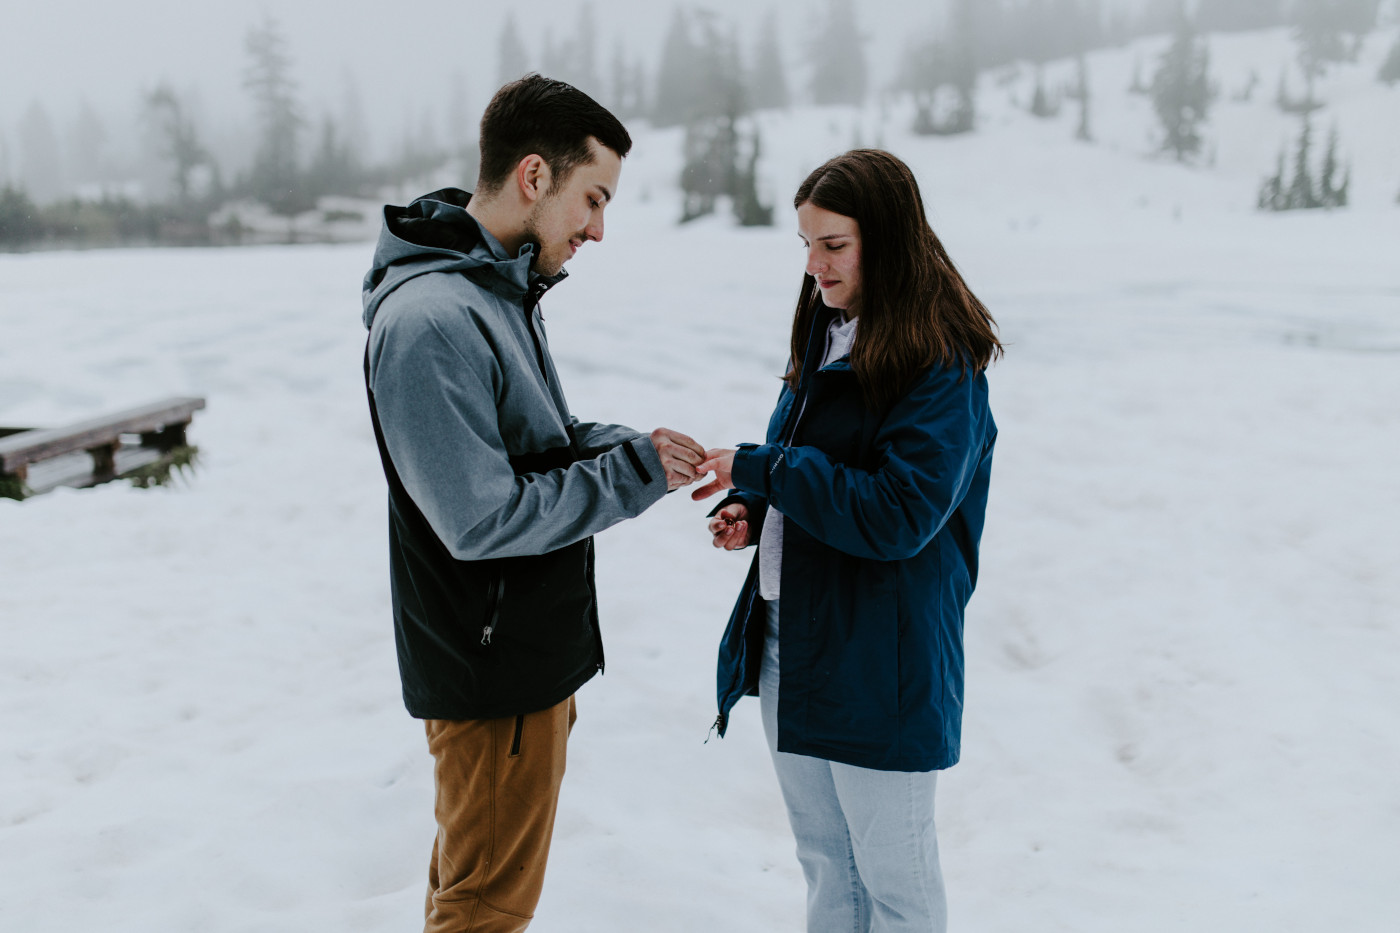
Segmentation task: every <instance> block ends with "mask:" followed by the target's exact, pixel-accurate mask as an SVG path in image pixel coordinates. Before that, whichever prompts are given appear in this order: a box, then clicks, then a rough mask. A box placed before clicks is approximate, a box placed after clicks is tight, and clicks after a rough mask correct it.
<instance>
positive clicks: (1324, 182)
mask: <svg viewBox="0 0 1400 933" xmlns="http://www.w3.org/2000/svg"><path fill="white" fill-rule="evenodd" d="M1338 167H1339V166H1338V164H1337V126H1336V124H1333V125H1332V131H1331V132H1330V133H1329V134H1328V136H1327V152H1326V153H1325V154H1324V155H1323V157H1322V177H1321V178H1320V179H1319V182H1318V185H1319V192H1318V198H1317V200H1318V202H1319V204H1320V205H1321V206H1322V207H1328V208H1331V207H1346V205H1347V188H1348V187H1350V183H1351V170H1350V169H1348V170H1347V173H1346V175H1345V177H1343V179H1342V180H1341V181H1340V182H1338V181H1337V169H1338Z"/></svg>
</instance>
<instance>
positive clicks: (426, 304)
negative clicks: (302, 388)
mask: <svg viewBox="0 0 1400 933" xmlns="http://www.w3.org/2000/svg"><path fill="white" fill-rule="evenodd" d="M470 197H471V196H470V195H469V194H467V193H466V192H463V191H459V190H456V189H444V190H442V191H436V192H433V193H432V194H430V195H426V196H424V197H422V198H419V199H418V200H416V201H414V202H413V203H412V204H410V205H409V206H408V207H406V208H404V207H394V206H389V207H386V208H385V209H384V229H383V230H382V232H381V233H380V237H379V243H378V246H377V247H376V249H375V255H374V264H373V267H372V268H371V269H370V271H369V273H368V274H367V275H366V276H365V282H364V295H363V297H364V323H365V326H366V327H367V328H368V329H369V342H368V345H367V347H366V352H365V381H366V387H367V389H368V390H369V401H370V412H371V416H372V418H373V421H374V426H375V435H376V438H377V440H378V442H379V451H380V458H381V460H382V461H383V465H384V472H385V476H386V478H387V479H388V482H389V554H390V583H391V587H392V596H393V607H394V626H395V637H396V641H397V647H398V657H399V672H400V676H401V678H402V681H403V695H404V703H405V705H406V706H407V707H408V711H409V712H410V713H411V714H412V715H414V716H416V717H419V718H423V719H484V718H493V717H498V716H514V715H520V714H523V713H528V712H533V711H535V710H539V709H544V708H547V707H549V706H552V705H554V704H555V703H558V702H560V701H562V700H564V699H566V698H567V697H569V696H570V695H571V694H572V693H573V692H574V691H575V690H577V689H578V688H579V687H580V686H582V685H583V684H584V683H585V682H586V681H588V680H589V679H590V678H591V677H592V676H593V675H594V674H595V673H597V672H598V671H600V670H602V668H603V647H602V640H601V637H600V635H599V631H598V618H597V603H596V599H595V594H594V586H593V540H592V535H593V534H594V533H595V532H598V531H601V530H603V529H604V528H607V527H609V526H611V525H614V524H616V523H617V522H619V521H621V520H623V519H625V518H632V517H634V516H636V515H639V514H641V512H643V511H644V510H645V509H646V508H647V507H648V506H650V505H651V504H652V503H654V502H656V501H658V500H659V499H660V498H661V497H662V496H663V495H664V494H665V492H666V476H665V472H664V470H663V469H662V466H661V460H660V458H659V457H658V456H657V453H656V450H655V448H654V447H653V446H652V444H651V441H650V440H649V439H648V438H647V436H646V435H644V434H641V433H639V432H637V431H634V430H632V429H631V428H625V427H621V426H618V425H604V424H585V423H580V422H579V421H578V420H577V419H575V418H573V417H572V416H571V415H570V414H569V408H568V405H567V404H566V403H565V400H564V395H563V392H562V390H561V388H560V385H559V374H558V373H557V372H556V371H555V368H554V362H553V360H552V359H551V357H550V353H549V345H548V343H547V341H546V339H545V333H544V327H543V323H542V320H541V317H540V312H539V308H538V303H539V299H540V296H541V295H542V294H543V293H544V292H545V291H546V290H548V289H549V288H550V287H551V286H553V285H554V284H556V283H557V282H558V281H559V280H560V279H562V278H564V273H562V272H561V273H560V274H559V275H557V276H554V277H552V278H541V277H538V276H534V275H532V274H531V272H530V262H531V259H532V257H533V247H531V246H529V245H527V246H525V247H523V248H521V250H520V253H519V255H518V256H515V257H510V256H508V255H507V254H506V252H505V249H504V247H502V246H501V244H500V243H499V242H498V241H497V240H496V239H495V238H494V237H492V236H491V234H490V233H489V232H487V231H485V230H484V229H483V228H482V227H481V226H480V225H479V224H478V223H477V222H476V220H475V219H474V218H472V217H471V215H469V214H468V213H467V212H466V210H465V208H466V204H467V201H468V199H469V198H470Z"/></svg>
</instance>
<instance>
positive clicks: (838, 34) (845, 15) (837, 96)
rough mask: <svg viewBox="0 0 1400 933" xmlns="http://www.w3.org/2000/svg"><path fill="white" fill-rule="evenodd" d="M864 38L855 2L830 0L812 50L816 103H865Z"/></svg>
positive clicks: (813, 93)
mask: <svg viewBox="0 0 1400 933" xmlns="http://www.w3.org/2000/svg"><path fill="white" fill-rule="evenodd" d="M863 43H864V38H863V36H862V35H861V31H860V24H859V23H858V22H857V20H856V6H855V2H854V0H827V4H826V22H825V24H824V26H823V27H822V30H821V32H820V33H819V34H818V36H817V40H816V43H815V45H814V46H813V49H812V61H814V62H816V63H817V64H816V67H815V68H814V69H813V70H812V81H811V85H810V88H811V92H812V101H813V103H816V104H860V103H861V102H863V101H864V100H865V89H866V80H867V78H866V65H865V52H864V50H863V49H862V45H863Z"/></svg>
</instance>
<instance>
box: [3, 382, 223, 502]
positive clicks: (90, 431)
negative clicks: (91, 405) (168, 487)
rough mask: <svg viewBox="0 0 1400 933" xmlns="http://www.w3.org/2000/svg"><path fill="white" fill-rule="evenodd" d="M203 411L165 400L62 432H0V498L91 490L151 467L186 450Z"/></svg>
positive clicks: (196, 402)
mask: <svg viewBox="0 0 1400 933" xmlns="http://www.w3.org/2000/svg"><path fill="white" fill-rule="evenodd" d="M203 407H204V399H202V398H184V397H179V398H167V399H162V400H161V401H159V402H152V403H150V404H149V405H142V406H140V407H138V408H128V409H127V410H125V411H119V412H114V413H112V414H110V415H104V416H102V417H99V418H89V419H87V420H86V421H79V422H77V423H76V424H70V425H68V426H67V427H62V428H0V495H10V496H11V497H12V498H22V497H23V496H26V495H34V494H37V493H41V492H48V491H49V490H51V489H55V488H57V487H59V486H79V487H81V486H95V485H97V484H98V483H105V482H107V481H108V480H111V479H116V478H117V477H119V476H123V475H125V474H128V473H131V472H132V471H134V470H138V469H140V468H141V467H143V466H147V465H149V464H152V463H155V462H156V461H158V460H160V459H161V458H162V457H164V456H166V455H167V454H169V453H170V452H171V451H172V450H175V449H176V448H179V447H183V446H185V443H186V440H185V429H186V428H187V427H188V426H189V423H190V420H191V419H192V418H193V417H194V413H195V412H196V411H198V410H200V409H201V408H203ZM128 438H139V440H128ZM83 454H87V455H88V456H87V457H84V456H83Z"/></svg>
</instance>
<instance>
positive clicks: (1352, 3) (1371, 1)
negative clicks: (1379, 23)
mask: <svg viewBox="0 0 1400 933" xmlns="http://www.w3.org/2000/svg"><path fill="white" fill-rule="evenodd" d="M1304 2H1306V0H1304ZM1332 5H1333V6H1335V7H1336V9H1337V18H1338V19H1339V20H1340V25H1341V30H1342V32H1343V33H1344V34H1345V35H1347V36H1350V37H1351V42H1350V46H1349V48H1348V49H1347V60H1348V61H1353V62H1354V61H1356V59H1357V57H1358V56H1359V55H1360V53H1361V45H1362V43H1363V42H1365V40H1366V37H1367V36H1368V35H1370V34H1371V31H1372V30H1374V29H1375V28H1376V20H1377V19H1378V18H1379V16H1380V0H1332Z"/></svg>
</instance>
